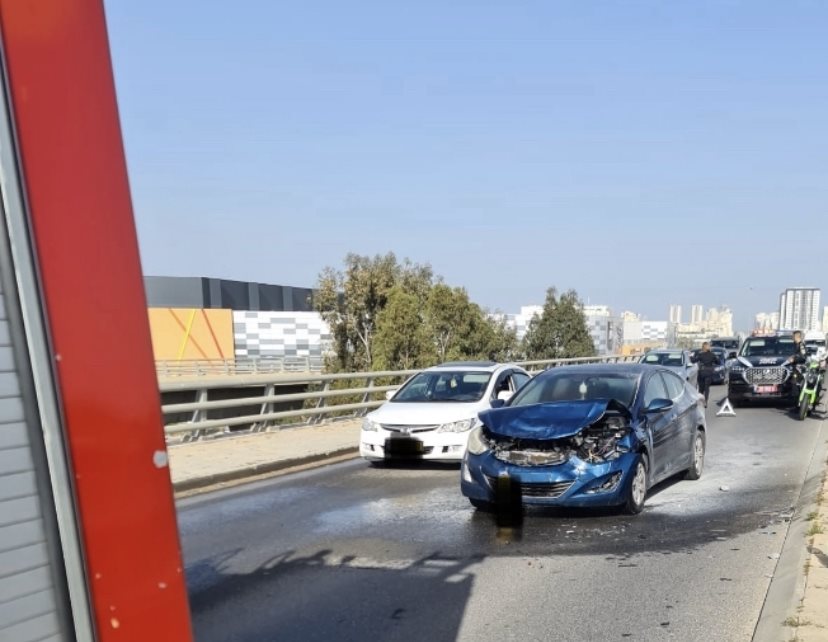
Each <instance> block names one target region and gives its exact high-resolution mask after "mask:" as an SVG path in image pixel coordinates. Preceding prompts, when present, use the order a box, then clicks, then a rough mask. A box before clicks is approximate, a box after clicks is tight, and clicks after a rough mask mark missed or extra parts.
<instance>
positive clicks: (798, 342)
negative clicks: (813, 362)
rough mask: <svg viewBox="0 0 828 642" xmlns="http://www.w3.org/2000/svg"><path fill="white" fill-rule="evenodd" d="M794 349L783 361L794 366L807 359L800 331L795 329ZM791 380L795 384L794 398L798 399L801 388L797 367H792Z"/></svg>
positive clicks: (800, 373) (800, 377) (800, 378)
mask: <svg viewBox="0 0 828 642" xmlns="http://www.w3.org/2000/svg"><path fill="white" fill-rule="evenodd" d="M793 340H794V349H793V354H792V355H791V356H790V357H788V359H787V360H786V361H785V363H790V364H793V365H795V366H798V365H802V364H803V363H805V362H806V361H807V360H808V350H807V348H806V347H805V342H804V341H802V333H801V332H800V331H799V330H797V331H796V332H794V333H793ZM791 371H792V373H793V381H794V385H795V386H796V388H795V392H796V394H795V395H794V399H799V391H800V390H801V389H802V372H800V370H799V368H792V370H791Z"/></svg>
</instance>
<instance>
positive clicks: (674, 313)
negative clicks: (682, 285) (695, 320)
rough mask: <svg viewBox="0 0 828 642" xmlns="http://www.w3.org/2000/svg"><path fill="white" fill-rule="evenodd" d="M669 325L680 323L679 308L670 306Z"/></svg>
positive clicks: (678, 306)
mask: <svg viewBox="0 0 828 642" xmlns="http://www.w3.org/2000/svg"><path fill="white" fill-rule="evenodd" d="M670 323H681V306H680V305H671V306H670Z"/></svg>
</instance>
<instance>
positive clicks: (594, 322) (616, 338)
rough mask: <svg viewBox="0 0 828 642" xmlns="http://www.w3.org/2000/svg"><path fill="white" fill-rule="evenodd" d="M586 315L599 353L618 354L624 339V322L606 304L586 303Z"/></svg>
mask: <svg viewBox="0 0 828 642" xmlns="http://www.w3.org/2000/svg"><path fill="white" fill-rule="evenodd" d="M584 317H585V318H586V323H587V329H588V330H589V335H590V337H592V343H593V344H594V345H595V350H596V352H597V353H598V354H599V355H602V356H603V355H607V354H616V353H617V352H618V351H619V350H620V347H621V343H622V341H623V323H622V321H621V319H620V318H617V317H614V316H613V314H612V310H611V309H610V308H609V307H608V306H606V305H585V306H584Z"/></svg>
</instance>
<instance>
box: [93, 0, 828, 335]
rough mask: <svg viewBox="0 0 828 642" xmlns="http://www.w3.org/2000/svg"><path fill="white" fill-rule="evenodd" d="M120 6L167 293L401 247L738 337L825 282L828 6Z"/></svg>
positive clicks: (485, 287) (135, 144) (472, 273)
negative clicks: (700, 312) (795, 293)
mask: <svg viewBox="0 0 828 642" xmlns="http://www.w3.org/2000/svg"><path fill="white" fill-rule="evenodd" d="M106 9H107V19H108V23H109V29H110V39H111V46H112V53H113V61H114V66H115V76H116V83H117V89H118V99H119V107H120V113H121V119H122V125H123V131H124V139H125V143H126V150H127V161H128V164H129V171H130V181H131V185H132V192H133V201H134V206H135V213H136V220H137V224H138V231H139V237H140V243H141V252H142V259H143V263H144V271H145V273H147V274H168V275H186V276H191V275H193V276H194V275H203V276H218V277H225V278H236V279H249V280H258V281H264V282H274V283H283V284H287V285H302V286H307V285H311V284H313V283H314V282H315V280H316V278H317V275H318V273H319V271H320V270H321V269H322V268H323V267H324V266H326V265H340V264H341V261H342V258H343V257H344V255H345V254H346V253H347V252H349V251H353V252H359V253H364V254H374V253H384V252H387V251H394V252H395V253H397V254H398V255H399V256H400V257H409V258H411V259H412V260H414V261H417V262H428V263H431V264H432V265H433V267H434V269H435V271H436V272H437V273H439V274H441V275H443V276H444V278H445V279H446V281H447V282H449V283H451V284H455V285H463V286H465V287H466V288H467V289H468V290H469V293H470V294H471V296H472V297H473V298H474V299H475V300H476V301H478V302H480V303H481V304H483V305H485V306H488V307H490V308H493V309H494V308H499V309H503V310H507V311H514V310H516V309H517V308H518V307H519V306H520V305H521V304H528V303H533V302H541V301H542V299H543V294H544V291H545V289H546V287H548V286H550V285H555V286H557V287H558V288H559V289H565V288H570V287H572V288H575V289H577V290H578V292H579V294H581V296H582V297H583V298H584V299H587V298H588V299H589V300H590V301H591V302H592V303H607V304H609V305H612V306H613V307H614V308H616V309H618V310H621V309H632V310H636V311H638V312H641V313H643V314H645V315H647V316H648V317H649V318H651V319H659V318H666V316H667V310H668V306H669V304H670V303H681V304H682V305H683V306H684V308H685V309H686V310H689V306H690V304H691V303H702V304H704V305H705V306H706V307H707V306H712V305H718V304H723V303H726V304H729V305H731V306H732V307H733V309H734V311H735V313H736V320H737V322H738V323H739V325H740V326H742V327H748V324H749V323H750V319H752V315H753V314H754V313H755V312H758V311H770V310H773V309H775V307H776V305H777V303H778V295H779V292H780V291H781V290H782V289H784V288H785V287H786V286H794V285H814V286H817V287H823V288H825V287H828V246H827V244H828V216H826V213H828V82H826V81H828V39H826V38H825V33H828V4H826V3H823V2H818V1H812V2H785V3H780V2H759V1H749V2H748V1H745V2H735V1H727V0H717V1H715V2H701V1H699V0H694V2H683V3H676V2H583V1H575V0H573V1H571V2H554V1H551V0H543V1H538V2H535V1H531V0H524V1H522V2H520V3H516V2H506V1H503V2H485V1H478V2H468V1H464V0H458V1H453V2H433V1H431V0H419V1H418V2H416V3H414V2H411V3H393V2H359V1H352V2H347V3H345V2H329V1H325V2H276V3H274V2H266V1H263V0H255V1H254V0H250V1H248V2H240V3H235V4H233V3H226V2H211V1H201V2H185V1H178V2H172V3H171V2H161V1H160V0H143V1H142V2H124V1H121V0H111V1H108V2H106ZM826 297H827V298H828V294H827V295H826ZM826 303H828V301H826Z"/></svg>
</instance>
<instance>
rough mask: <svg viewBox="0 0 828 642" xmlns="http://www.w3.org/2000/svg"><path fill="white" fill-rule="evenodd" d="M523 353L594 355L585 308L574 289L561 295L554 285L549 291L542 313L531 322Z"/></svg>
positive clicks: (557, 356) (536, 355)
mask: <svg viewBox="0 0 828 642" xmlns="http://www.w3.org/2000/svg"><path fill="white" fill-rule="evenodd" d="M523 352H524V354H525V355H526V358H527V359H529V360H535V359H538V360H539V359H570V358H575V357H592V356H595V344H594V343H593V342H592V337H591V336H590V334H589V329H588V328H587V324H586V317H585V316H584V308H583V305H582V304H581V302H580V300H579V299H578V294H577V293H576V292H575V291H574V290H569V291H567V292H565V293H564V294H562V295H561V296H560V298H558V296H557V291H556V290H555V288H549V289H548V290H547V291H546V301H545V302H544V305H543V311H542V313H541V314H540V315H536V316H535V317H533V318H532V320H531V321H530V322H529V328H528V330H527V332H526V336H525V337H524V338H523Z"/></svg>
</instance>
